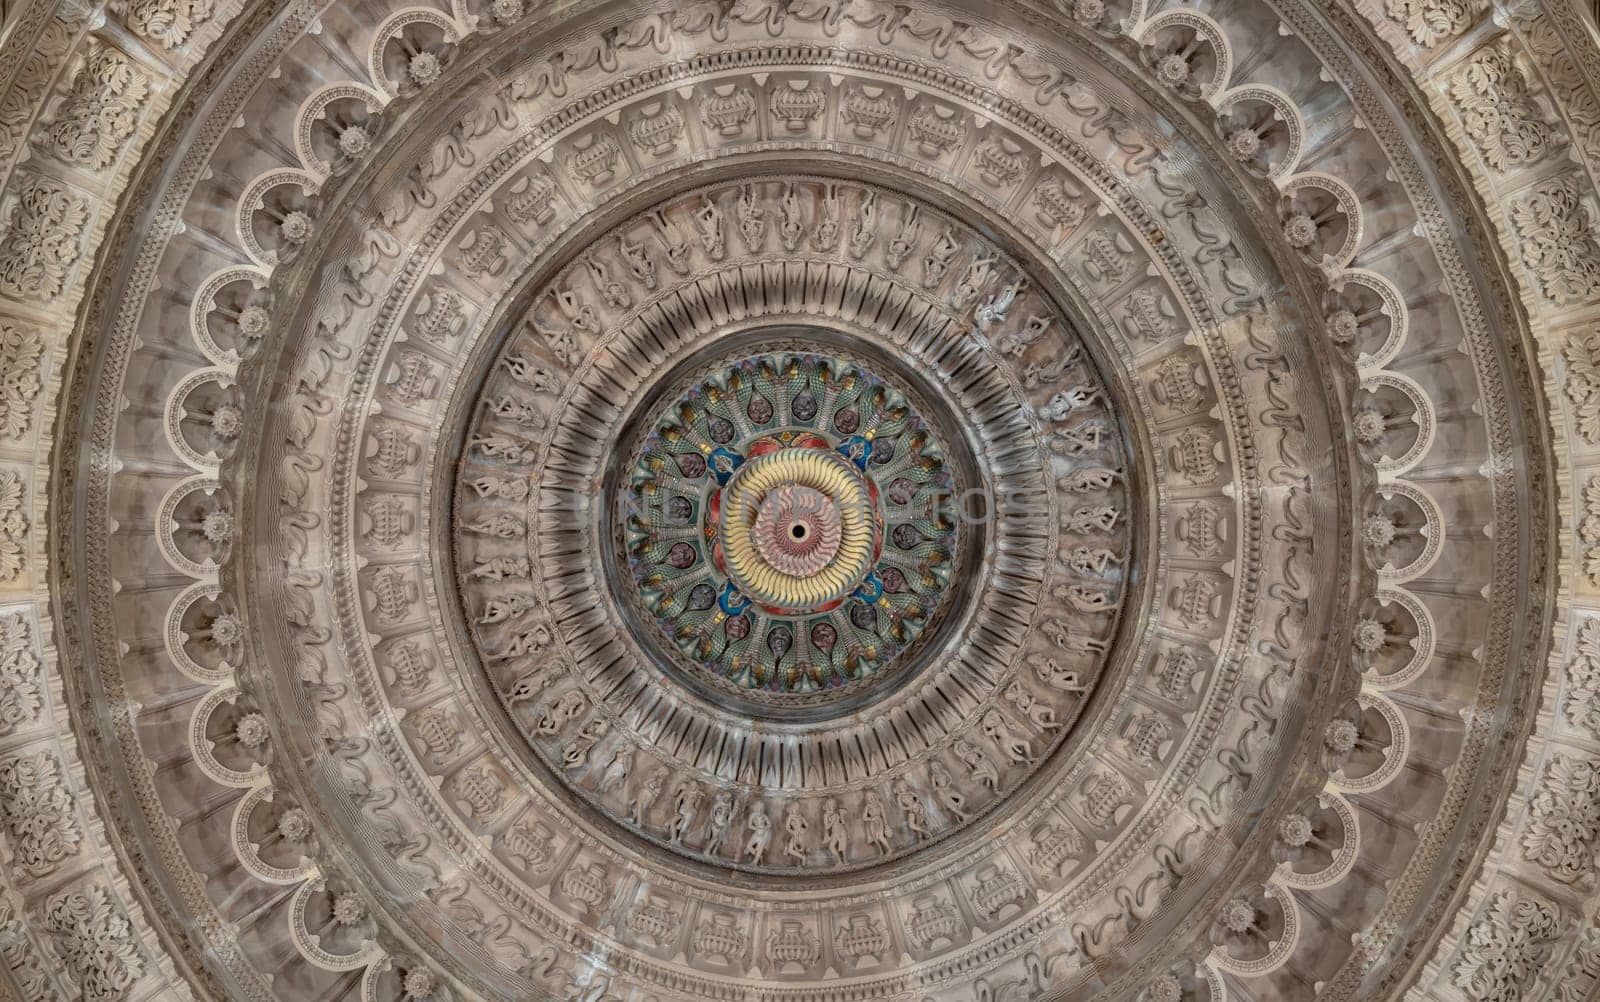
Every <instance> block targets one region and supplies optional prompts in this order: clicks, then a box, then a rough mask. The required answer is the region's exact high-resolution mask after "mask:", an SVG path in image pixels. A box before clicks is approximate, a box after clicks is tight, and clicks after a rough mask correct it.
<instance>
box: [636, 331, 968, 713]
mask: <svg viewBox="0 0 1600 1002" xmlns="http://www.w3.org/2000/svg"><path fill="white" fill-rule="evenodd" d="M834 340H837V338H834ZM795 343H796V344H805V343H806V342H805V341H804V339H801V340H799V341H796V342H795ZM651 413H652V415H653V416H652V417H651V418H650V420H649V421H647V422H646V426H647V427H648V428H649V429H650V431H649V433H648V435H647V436H646V438H645V440H644V441H643V442H642V444H641V445H640V446H639V447H638V448H637V450H636V458H635V459H634V462H633V465H632V471H633V472H632V475H631V477H630V478H629V481H628V483H627V484H626V486H625V489H624V491H623V493H624V497H623V501H624V508H625V514H624V515H623V516H622V520H623V531H624V534H625V537H626V550H627V552H626V557H627V560H628V564H629V567H630V569H631V571H632V577H633V584H634V586H635V587H636V588H637V590H638V592H637V601H638V602H639V603H640V604H642V606H643V607H644V609H645V610H646V612H647V613H648V614H649V615H650V616H652V617H654V619H655V621H656V623H657V624H658V626H659V628H660V630H661V631H662V633H663V634H664V635H665V637H666V639H667V640H668V641H669V642H670V643H671V644H672V645H674V646H675V647H676V648H678V649H679V650H681V651H682V652H683V653H684V654H685V655H686V656H687V657H689V658H690V659H692V660H693V661H694V662H695V663H696V664H697V665H699V666H700V668H701V669H702V670H704V671H707V672H709V673H710V674H711V675H712V676H714V677H715V678H717V679H720V680H724V681H727V682H730V683H732V684H733V685H735V686H738V687H740V688H743V689H749V690H766V691H772V692H777V693H784V694H802V693H807V692H816V691H823V690H828V689H832V688H837V687H840V686H846V685H850V684H852V683H856V682H860V681H862V680H864V679H867V678H869V677H871V676H874V675H877V674H880V673H881V672H883V671H884V670H886V669H887V668H889V667H890V666H892V665H893V664H894V662H895V659H896V658H897V656H898V655H899V654H900V653H901V652H902V651H903V650H905V649H906V648H907V647H908V646H909V645H911V644H912V643H913V642H914V641H915V640H916V639H917V637H918V636H919V635H920V634H921V633H922V632H923V630H924V629H925V628H926V627H927V626H928V625H929V624H930V623H932V622H934V621H935V620H936V618H937V617H938V616H940V615H941V614H943V612H944V611H945V606H947V605H948V604H949V603H948V601H947V600H948V599H949V598H950V597H952V595H951V593H950V591H949V589H948V584H949V581H950V575H951V572H952V569H953V568H954V567H955V566H956V564H957V562H958V559H959V557H958V554H957V552H956V548H957V542H958V539H959V538H960V533H958V525H957V520H956V517H955V514H954V497H953V494H954V488H955V485H956V480H955V478H954V476H953V472H952V470H951V469H950V468H949V467H948V466H947V464H946V461H945V449H944V446H943V444H942V443H941V442H940V441H939V438H938V436H937V435H936V434H935V433H934V431H933V429H932V428H931V426H930V425H929V424H927V423H926V422H925V421H924V420H923V418H922V416H921V414H920V413H919V412H918V410H917V408H916V407H914V406H913V405H912V403H911V402H910V399H909V397H908V396H907V394H906V392H905V391H904V390H902V389H899V388H896V387H894V386H892V385H891V384H889V383H886V382H885V381H884V380H883V379H882V378H880V377H879V376H878V375H876V374H875V373H874V372H873V371H872V370H870V369H868V368H866V367H865V366H863V365H862V364H860V363H858V362H855V361H851V360H848V359H846V358H842V357H839V356H838V355H831V354H820V353H796V352H787V353H770V352H769V353H757V354H752V355H747V356H743V357H738V358H733V359H726V360H720V361H716V362H713V363H711V364H710V365H709V366H708V367H707V368H705V369H704V370H703V371H701V372H699V373H697V374H694V375H693V376H691V377H690V386H689V388H688V389H687V390H686V391H685V392H683V393H681V394H678V395H675V396H670V397H669V398H667V399H665V400H664V402H663V403H661V404H660V405H658V406H657V407H656V408H655V409H654V410H653V411H652V412H651ZM620 486H621V485H619V487H620Z"/></svg>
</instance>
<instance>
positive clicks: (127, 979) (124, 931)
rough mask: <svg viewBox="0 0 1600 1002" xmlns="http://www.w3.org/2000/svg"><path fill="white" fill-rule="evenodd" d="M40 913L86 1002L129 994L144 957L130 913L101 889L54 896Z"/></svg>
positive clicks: (88, 888) (87, 888)
mask: <svg viewBox="0 0 1600 1002" xmlns="http://www.w3.org/2000/svg"><path fill="white" fill-rule="evenodd" d="M42 917H43V926H44V928H45V929H46V930H47V931H48V932H50V934H51V936H52V938H53V942H54V944H55V949H56V953H57V954H59V955H60V957H61V961H62V963H63V964H64V965H65V966H66V968H67V971H68V973H70V974H71V975H72V979H73V980H74V981H76V982H77V985H78V991H79V992H80V993H81V994H82V997H83V998H84V999H85V1000H87V1002H110V1000H113V999H121V998H126V997H127V994H128V989H129V988H131V987H133V984H134V983H135V982H136V981H138V979H139V977H140V975H142V974H143V973H144V955H143V954H142V953H141V952H140V951H139V946H138V944H137V943H135V942H134V940H133V927H132V926H131V925H130V924H129V922H128V917H127V916H126V915H124V914H122V912H121V911H120V910H119V909H118V908H117V906H116V904H115V903H114V902H113V901H112V900H111V896H110V895H108V894H107V893H106V890H105V888H103V887H100V886H98V885H95V886H90V887H86V888H83V889H81V890H71V891H67V892H65V893H62V894H58V895H56V896H55V897H54V898H51V899H50V900H49V901H48V902H47V903H46V905H45V908H44V914H43V916H42Z"/></svg>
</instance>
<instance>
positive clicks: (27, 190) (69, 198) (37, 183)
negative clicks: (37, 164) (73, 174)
mask: <svg viewBox="0 0 1600 1002" xmlns="http://www.w3.org/2000/svg"><path fill="white" fill-rule="evenodd" d="M88 221H89V203H88V201H87V200H86V199H84V198H83V197H81V196H79V195H77V194H76V193H74V192H71V191H69V190H67V188H66V187H65V186H63V185H60V184H57V183H56V182H54V181H49V180H46V179H44V178H42V177H37V176H35V177H29V178H28V179H26V180H25V181H23V183H22V186H21V193H20V195H19V196H18V198H17V204H16V207H15V208H14V209H12V211H11V220H10V227H9V229H10V232H9V233H8V234H7V235H6V236H5V237H4V239H3V240H0V293H4V294H5V295H7V296H12V297H14V298H17V299H28V300H41V301H42V300H48V299H50V298H51V297H52V296H58V295H60V294H61V292H62V290H63V289H64V288H65V287H66V279H67V271H68V269H70V268H71V267H72V265H73V264H74V263H76V262H77V260H78V256H79V253H80V250H79V246H78V242H79V239H80V237H81V235H82V232H83V228H84V226H85V224H86V223H87V222H88Z"/></svg>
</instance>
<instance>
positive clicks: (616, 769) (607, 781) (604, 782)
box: [595, 744, 633, 793]
mask: <svg viewBox="0 0 1600 1002" xmlns="http://www.w3.org/2000/svg"><path fill="white" fill-rule="evenodd" d="M632 768H633V747H632V746H631V745H625V744H624V745H618V746H617V748H616V750H615V751H613V752H612V753H611V758H609V759H607V760H606V767H605V769H604V770H603V771H602V772H601V773H600V783H599V785H598V786H596V787H595V792H597V793H606V792H609V791H610V790H612V789H615V788H616V787H617V786H618V785H620V784H622V783H625V782H627V780H628V770H629V769H632Z"/></svg>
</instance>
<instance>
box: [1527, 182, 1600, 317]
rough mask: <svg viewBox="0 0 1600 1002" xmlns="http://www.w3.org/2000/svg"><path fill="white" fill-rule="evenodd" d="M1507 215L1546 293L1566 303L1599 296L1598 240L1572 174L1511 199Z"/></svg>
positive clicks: (1546, 295)
mask: <svg viewBox="0 0 1600 1002" xmlns="http://www.w3.org/2000/svg"><path fill="white" fill-rule="evenodd" d="M1511 219H1512V222H1513V223H1514V224H1515V225H1516V227H1517V233H1518V235H1520V236H1521V237H1522V257H1523V260H1525V261H1526V262H1527V264H1528V267H1529V268H1531V269H1533V272H1534V274H1535V275H1537V276H1538V278H1539V285H1540V288H1541V290H1542V291H1543V293H1544V295H1545V297H1546V298H1548V299H1551V300H1554V301H1555V302H1557V303H1561V304H1563V305H1569V304H1574V303H1582V302H1588V301H1590V300H1593V299H1594V298H1595V297H1596V296H1600V243H1597V242H1596V241H1595V236H1594V227H1593V222H1592V220H1591V219H1590V217H1589V210H1588V208H1587V207H1586V206H1585V205H1584V204H1583V200H1582V198H1581V197H1580V196H1579V194H1578V186H1577V183H1576V182H1575V181H1573V179H1572V178H1570V177H1558V178H1555V179H1553V180H1550V181H1546V182H1544V183H1543V184H1540V185H1539V186H1538V187H1536V188H1534V189H1533V193H1532V194H1531V195H1529V196H1528V197H1527V198H1525V199H1522V200H1520V201H1514V202H1512V203H1511Z"/></svg>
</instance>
